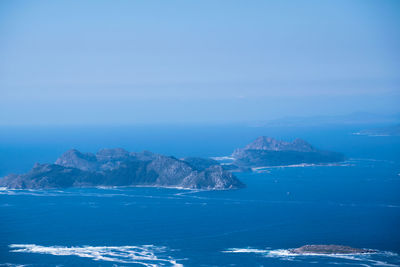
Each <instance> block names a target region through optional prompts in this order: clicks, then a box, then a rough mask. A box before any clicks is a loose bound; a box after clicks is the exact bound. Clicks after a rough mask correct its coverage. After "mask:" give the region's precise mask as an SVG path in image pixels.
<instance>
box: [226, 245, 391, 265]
mask: <svg viewBox="0 0 400 267" xmlns="http://www.w3.org/2000/svg"><path fill="white" fill-rule="evenodd" d="M222 252H223V253H249V254H259V255H260V256H263V257H266V258H277V259H280V260H289V261H292V260H294V259H302V260H305V259H307V258H313V259H315V258H316V257H326V258H335V259H342V260H349V261H352V262H354V261H356V262H357V263H359V264H361V265H363V264H365V265H366V266H368V264H372V265H375V266H390V267H398V266H399V265H397V264H395V263H392V262H388V261H384V260H383V259H382V258H386V259H389V260H390V261H392V260H394V261H395V262H396V263H398V262H399V255H398V254H396V253H394V252H389V251H376V252H371V253H354V254H318V253H303V254H298V253H294V252H292V250H291V249H257V248H251V247H247V248H229V249H227V250H224V251H222ZM374 256H378V257H380V258H378V259H377V258H374Z"/></svg>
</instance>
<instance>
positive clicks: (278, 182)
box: [0, 125, 400, 266]
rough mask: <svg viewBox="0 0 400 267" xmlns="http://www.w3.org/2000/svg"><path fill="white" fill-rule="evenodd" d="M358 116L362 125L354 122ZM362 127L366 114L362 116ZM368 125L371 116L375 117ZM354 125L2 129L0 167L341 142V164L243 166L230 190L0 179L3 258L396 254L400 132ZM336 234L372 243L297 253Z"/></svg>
mask: <svg viewBox="0 0 400 267" xmlns="http://www.w3.org/2000/svg"><path fill="white" fill-rule="evenodd" d="M358 127H361V126H358ZM365 127H366V126H365ZM369 127H370V126H369ZM357 130H359V128H357V127H354V126H346V127H345V126H341V127H338V126H329V127H328V126H326V127H313V128H306V127H303V128H301V127H297V128H291V127H286V128H285V127H280V128H277V127H275V128H267V127H245V126H238V125H237V126H207V127H206V126H186V127H183V126H174V127H172V126H157V127H155V126H141V127H139V126H137V127H122V126H121V127H110V128H105V127H59V128H55V127H42V128H35V127H13V128H4V129H1V132H0V164H1V165H0V176H3V175H6V174H8V173H10V172H16V173H22V172H25V171H27V170H29V169H30V168H31V167H32V166H33V164H34V163H35V162H36V161H39V162H53V161H55V159H56V158H57V157H58V156H59V155H60V154H61V153H62V152H63V151H65V150H66V149H69V148H72V147H74V148H77V149H80V150H82V151H90V152H95V151H96V150H97V149H100V148H103V147H123V148H126V149H127V150H130V151H140V150H143V149H147V150H150V151H154V152H159V153H164V154H167V155H175V156H178V157H181V156H188V155H191V156H203V157H210V156H224V155H228V154H230V153H231V152H232V151H233V149H235V148H237V147H241V146H243V145H245V144H246V143H248V142H250V141H252V139H255V138H256V137H257V136H259V135H268V136H272V137H277V138H282V139H285V140H290V139H292V138H295V137H301V138H305V139H306V140H308V141H309V142H311V143H312V144H314V145H315V146H316V147H318V148H321V149H327V150H334V151H338V152H343V153H345V154H346V156H347V157H348V160H347V161H346V162H345V164H342V165H339V166H309V167H282V168H270V169H268V172H263V173H238V174H237V176H238V178H239V179H240V180H242V181H243V182H244V183H245V184H246V185H247V187H246V188H245V189H240V190H229V191H190V190H178V189H165V188H90V189H77V188H74V189H67V190H45V191H41V190H36V191H32V190H6V189H2V190H0V266H18V265H27V266H56V265H57V266H182V265H183V266H332V265H339V266H340V265H355V266H400V256H399V254H400V231H399V225H400V194H399V192H400V176H399V174H400V138H399V137H369V136H356V135H352V134H351V133H352V132H355V131H357ZM306 244H340V245H348V246H352V247H359V248H370V249H375V250H377V251H378V252H377V253H375V254H367V255H344V256H343V255H341V256H339V255H329V256H311V255H310V256H299V255H292V254H290V253H288V251H287V249H290V248H295V247H299V246H302V245H306Z"/></svg>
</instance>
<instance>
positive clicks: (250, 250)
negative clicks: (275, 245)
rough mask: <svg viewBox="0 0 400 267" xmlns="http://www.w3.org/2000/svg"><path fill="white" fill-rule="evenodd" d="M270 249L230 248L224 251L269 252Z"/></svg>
mask: <svg viewBox="0 0 400 267" xmlns="http://www.w3.org/2000/svg"><path fill="white" fill-rule="evenodd" d="M268 251H269V250H265V249H257V248H229V249H227V250H225V251H222V252H224V253H261V254H264V253H267V252H268Z"/></svg>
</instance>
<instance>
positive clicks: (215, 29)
mask: <svg viewBox="0 0 400 267" xmlns="http://www.w3.org/2000/svg"><path fill="white" fill-rule="evenodd" d="M399 49H400V1H396V0H395V1H382V0H376V1H367V0H363V1H351V0H344V1H337V0H335V1H321V0H316V1H266V0H265V1H232V0H230V1H218V0H211V1H99V0H97V1H75V2H74V1H14V0H13V1H7V0H3V1H0V124H86V123H88V124H121V123H122V124H129V123H159V122H163V123H177V122H193V123H197V122H201V123H204V122H211V123H215V122H242V121H255V120H268V119H274V118H279V117H284V116H299V115H302V116H309V115H332V114H346V113H352V112H357V111H367V112H375V113H376V112H377V113H395V112H400V88H399V87H400V71H399V70H400V53H399Z"/></svg>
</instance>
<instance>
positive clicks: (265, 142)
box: [232, 136, 345, 168]
mask: <svg viewBox="0 0 400 267" xmlns="http://www.w3.org/2000/svg"><path fill="white" fill-rule="evenodd" d="M232 157H233V158H234V162H233V165H235V166H239V167H242V168H243V167H265V166H282V165H293V164H303V163H305V164H326V163H335V162H340V161H343V160H344V159H345V157H344V155H343V154H341V153H337V152H331V151H323V150H318V149H316V148H314V147H313V146H312V145H310V144H309V143H307V142H306V141H304V140H302V139H296V140H294V141H293V142H285V141H280V140H276V139H274V138H270V137H265V136H260V137H258V138H257V139H256V140H255V141H253V142H252V143H250V144H248V145H247V146H245V147H244V148H239V149H236V150H235V151H234V152H233V154H232Z"/></svg>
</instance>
